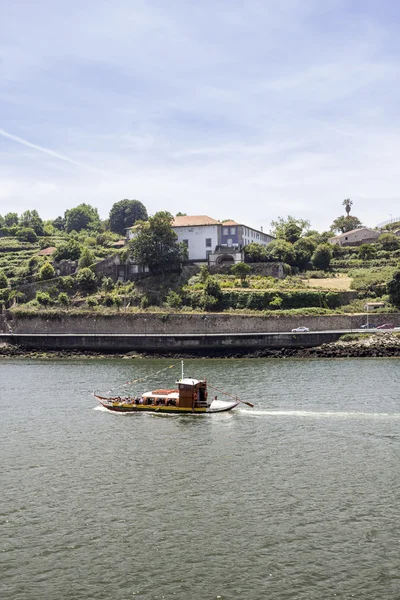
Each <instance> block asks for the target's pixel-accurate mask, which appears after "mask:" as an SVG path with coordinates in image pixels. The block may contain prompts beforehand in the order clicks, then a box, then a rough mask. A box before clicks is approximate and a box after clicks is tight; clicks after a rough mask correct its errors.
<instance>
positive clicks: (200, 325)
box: [0, 311, 400, 335]
mask: <svg viewBox="0 0 400 600" xmlns="http://www.w3.org/2000/svg"><path fill="white" fill-rule="evenodd" d="M50 315H51V313H49V316H41V315H38V316H29V317H27V316H17V315H14V316H13V315H12V313H11V312H10V311H8V315H7V318H8V323H9V325H11V326H12V329H13V332H14V333H44V334H51V333H63V334H86V333H87V334H96V335H102V334H148V335H150V334H170V335H171V334H172V335H174V334H200V335H210V334H218V333H226V334H234V333H268V332H269V333H274V332H275V333H279V332H285V331H286V332H287V331H291V330H292V329H293V328H295V327H298V326H302V325H305V326H306V327H308V328H309V329H310V330H311V331H327V330H338V329H339V330H340V329H358V328H359V327H360V326H361V325H363V324H364V323H365V322H366V315H331V316H323V317H315V316H313V317H282V316H276V317H262V316H259V317H258V316H250V315H240V314H224V313H222V314H155V313H153V314H150V313H135V314H129V313H128V314H124V313H122V312H121V313H119V314H110V315H98V314H95V313H90V314H88V315H87V316H82V315H74V313H73V312H71V313H68V312H66V313H65V314H63V315H56V314H53V315H51V316H50ZM10 317H11V319H10ZM369 322H370V323H372V324H374V325H375V326H376V325H380V324H382V323H393V325H394V326H400V313H398V314H397V313H392V314H370V315H369ZM0 327H1V323H0ZM7 331H8V329H4V328H3V332H4V333H6V332H7Z"/></svg>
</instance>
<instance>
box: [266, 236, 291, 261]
mask: <svg viewBox="0 0 400 600" xmlns="http://www.w3.org/2000/svg"><path fill="white" fill-rule="evenodd" d="M266 253H267V260H268V261H271V262H284V263H287V264H288V265H293V264H294V263H295V261H296V255H295V251H294V248H293V244H290V243H289V242H286V241H285V240H283V239H277V240H274V241H273V242H270V243H269V244H268V246H267V247H266Z"/></svg>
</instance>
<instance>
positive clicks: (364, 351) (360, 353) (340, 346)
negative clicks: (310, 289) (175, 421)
mask: <svg viewBox="0 0 400 600" xmlns="http://www.w3.org/2000/svg"><path fill="white" fill-rule="evenodd" d="M397 356H400V337H399V336H398V335H393V334H390V333H380V334H371V335H366V334H362V336H359V339H351V340H348V341H347V340H346V341H345V340H338V341H337V342H333V343H330V344H323V345H321V346H315V347H313V348H281V349H279V350H276V349H274V350H272V349H263V350H255V351H251V352H249V351H248V350H243V352H238V351H235V352H229V351H223V352H221V351H214V352H210V351H209V352H204V351H200V352H185V353H172V352H169V353H148V352H146V353H139V352H127V353H110V354H105V353H100V352H92V351H89V350H80V351H78V350H43V349H40V348H38V349H26V348H23V347H21V346H14V345H11V344H6V343H5V344H1V345H0V359H1V358H34V359H65V358H68V359H74V358H75V359H81V358H92V359H95V358H97V359H99V358H119V359H121V358H123V359H145V358H172V359H182V358H378V357H381V358H390V357H397Z"/></svg>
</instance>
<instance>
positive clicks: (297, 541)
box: [0, 359, 400, 600]
mask: <svg viewBox="0 0 400 600" xmlns="http://www.w3.org/2000/svg"><path fill="white" fill-rule="evenodd" d="M171 364H173V365H174V368H173V369H167V370H165V371H164V372H163V373H160V374H158V375H156V374H155V373H156V372H157V371H159V370H160V369H163V368H166V367H168V366H170V365H171ZM399 366H400V363H399V359H344V360H335V359H330V360H308V361H306V360H289V359H287V360H267V359H259V360H254V359H253V360H251V359H247V360H246V359H244V360H215V359H214V360H207V359H203V360H200V359H199V360H187V361H186V362H185V374H186V375H188V376H189V375H191V376H194V377H198V378H201V377H207V379H208V381H209V382H210V383H211V384H214V385H215V386H216V387H218V388H222V389H225V390H227V391H229V392H233V393H236V394H239V395H240V397H241V398H242V399H244V400H247V401H251V402H253V403H254V404H255V408H254V409H251V408H248V407H247V406H245V405H242V406H241V407H240V408H239V409H236V410H235V411H232V412H230V413H223V414H220V415H207V416H185V415H184V416H178V415H174V416H170V415H167V416H165V415H164V416H163V415H151V414H141V415H132V414H130V415H121V414H113V413H109V412H105V411H104V409H101V407H98V406H97V405H96V401H95V399H94V398H93V397H92V396H91V391H92V390H93V389H94V388H95V389H96V390H97V391H104V392H107V391H108V390H109V389H110V388H113V389H114V390H115V391H118V392H119V393H122V392H124V390H126V389H129V388H127V386H125V385H124V384H125V383H126V382H127V381H131V380H132V379H136V378H139V377H147V379H146V381H144V382H142V383H139V384H138V387H137V388H134V389H135V390H137V391H140V392H142V391H146V390H147V389H151V388H154V387H159V386H167V387H169V386H170V385H171V384H173V382H174V380H175V378H176V377H178V376H179V373H180V365H179V363H178V361H171V360H167V359H165V360H140V359H135V360H132V359H130V360H119V359H118V360H117V359H107V360H104V359H102V360H98V359H87V360H78V359H76V360H72V359H70V360H53V361H49V360H43V361H40V360H17V359H14V360H13V359H4V360H1V362H0V405H1V420H0V456H1V467H0V472H1V478H0V493H1V496H0V497H1V506H0V523H1V537H0V548H1V553H0V597H1V598H4V599H5V600H39V599H41V600H42V599H44V600H53V599H54V600H67V599H68V600H70V599H71V600H72V599H74V600H75V599H78V600H88V599H90V600H110V599H112V600H127V599H130V598H140V599H142V598H143V599H148V600H159V599H164V598H165V599H171V600H172V599H174V600H184V599H185V600H187V599H190V600H203V599H204V600H208V599H218V598H220V599H222V600H223V599H235V598H243V599H246V600H259V599H263V598H268V599H269V600H288V599H295V600H303V599H304V600H325V599H328V598H329V599H331V598H332V599H350V598H351V599H352V598H356V599H360V600H361V599H362V600H369V599H371V600H372V599H373V600H376V599H377V598H379V599H380V600H394V599H396V598H400V574H399V539H400V525H399V506H400V503H399V500H400V477H399V471H400V467H399V465H400V406H399V389H400V369H399ZM220 397H221V396H220Z"/></svg>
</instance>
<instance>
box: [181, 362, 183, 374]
mask: <svg viewBox="0 0 400 600" xmlns="http://www.w3.org/2000/svg"><path fill="white" fill-rule="evenodd" d="M181 369H182V377H181V379H183V360H182V361H181Z"/></svg>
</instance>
